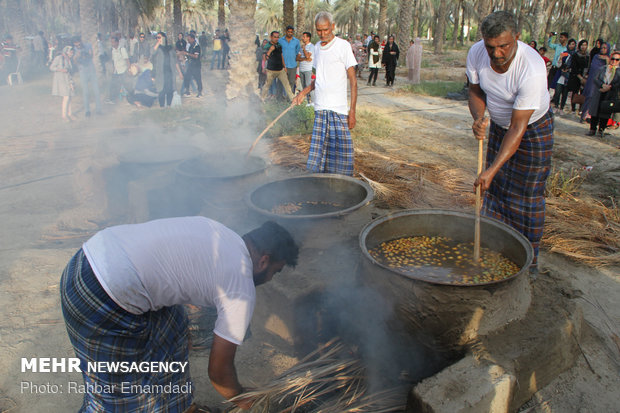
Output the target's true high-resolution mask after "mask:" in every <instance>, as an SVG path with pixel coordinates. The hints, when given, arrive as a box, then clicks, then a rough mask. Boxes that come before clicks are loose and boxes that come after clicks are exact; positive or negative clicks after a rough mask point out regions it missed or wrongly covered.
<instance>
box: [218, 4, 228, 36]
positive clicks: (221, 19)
mask: <svg viewBox="0 0 620 413" xmlns="http://www.w3.org/2000/svg"><path fill="white" fill-rule="evenodd" d="M217 27H218V28H220V30H224V29H225V28H226V1H225V0H218V2H217Z"/></svg>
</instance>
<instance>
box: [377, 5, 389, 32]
mask: <svg viewBox="0 0 620 413" xmlns="http://www.w3.org/2000/svg"><path fill="white" fill-rule="evenodd" d="M387 7H388V0H379V30H378V34H379V37H380V38H381V39H383V36H385V35H387Z"/></svg>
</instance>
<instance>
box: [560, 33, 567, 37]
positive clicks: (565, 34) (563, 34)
mask: <svg viewBox="0 0 620 413" xmlns="http://www.w3.org/2000/svg"><path fill="white" fill-rule="evenodd" d="M560 36H564V37H566V38H568V32H562V33H560Z"/></svg>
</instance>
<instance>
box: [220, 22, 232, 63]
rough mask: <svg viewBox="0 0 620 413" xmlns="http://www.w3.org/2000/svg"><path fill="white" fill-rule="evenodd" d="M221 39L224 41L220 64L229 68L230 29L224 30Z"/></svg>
mask: <svg viewBox="0 0 620 413" xmlns="http://www.w3.org/2000/svg"><path fill="white" fill-rule="evenodd" d="M220 40H221V41H222V64H221V65H220V69H222V70H224V69H228V58H229V56H228V54H229V53H230V33H228V29H226V30H224V34H223V35H221V36H220Z"/></svg>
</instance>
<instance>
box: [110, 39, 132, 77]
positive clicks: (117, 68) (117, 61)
mask: <svg viewBox="0 0 620 413" xmlns="http://www.w3.org/2000/svg"><path fill="white" fill-rule="evenodd" d="M127 59H129V55H127V49H125V48H124V47H120V46H119V47H118V48H116V49H115V48H112V62H113V63H114V73H116V74H117V75H122V74H123V73H125V72H126V71H127V69H129V66H128V63H127Z"/></svg>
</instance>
